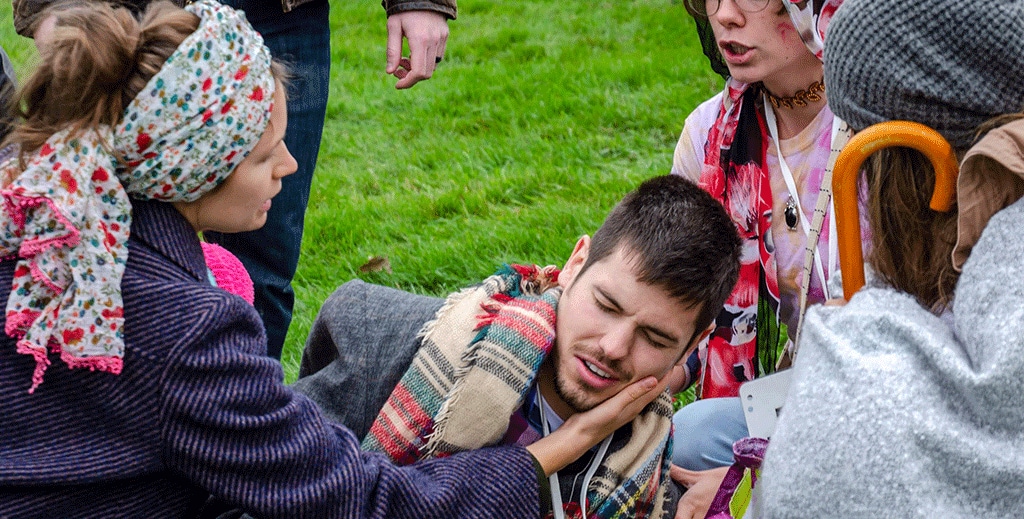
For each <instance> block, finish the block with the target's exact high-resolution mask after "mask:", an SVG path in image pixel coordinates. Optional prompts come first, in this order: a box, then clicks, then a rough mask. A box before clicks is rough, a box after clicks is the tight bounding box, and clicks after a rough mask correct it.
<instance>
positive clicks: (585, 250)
mask: <svg viewBox="0 0 1024 519" xmlns="http://www.w3.org/2000/svg"><path fill="white" fill-rule="evenodd" d="M588 254H590V236H587V235H586V234H584V235H583V236H580V239H579V240H578V241H577V242H576V246H575V247H573V249H572V254H571V255H569V259H568V260H566V262H565V266H564V267H562V272H561V273H560V274H559V275H558V285H559V286H560V287H562V288H569V285H571V284H572V281H573V280H574V279H576V276H577V275H579V273H580V269H582V268H583V265H584V264H585V263H586V262H587V255H588Z"/></svg>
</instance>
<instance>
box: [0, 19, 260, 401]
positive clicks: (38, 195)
mask: <svg viewBox="0 0 1024 519" xmlns="http://www.w3.org/2000/svg"><path fill="white" fill-rule="evenodd" d="M187 9H188V10H189V11H191V12H193V13H194V14H196V15H197V16H199V17H200V19H201V22H200V25H199V28H198V29H197V30H196V31H195V32H194V33H193V34H191V35H190V36H189V37H188V38H186V39H185V41H184V42H182V44H181V45H180V46H179V47H178V49H177V50H176V51H175V52H174V53H173V54H172V55H171V56H170V57H169V58H168V59H167V61H166V63H165V64H164V65H163V67H162V68H161V70H160V71H159V72H158V73H157V74H156V75H155V76H154V77H153V78H152V79H151V80H150V81H149V83H148V84H147V85H146V87H145V88H144V89H143V90H142V91H141V92H140V93H139V95H138V96H137V97H136V98H135V99H134V100H133V101H132V102H131V103H130V105H129V106H128V108H127V109H126V110H125V112H124V116H123V119H122V122H121V123H119V124H118V125H116V126H115V127H112V128H111V127H100V128H96V129H92V130H88V131H83V132H77V133H72V132H71V130H63V131H60V132H58V133H56V134H54V135H53V136H51V137H50V138H49V139H48V140H47V142H46V143H45V144H44V145H43V146H42V147H41V148H40V149H38V150H34V151H30V152H27V153H24V154H23V157H22V158H23V160H24V164H25V165H26V167H25V168H24V169H21V168H20V167H19V164H20V163H21V162H19V160H18V159H17V158H11V159H8V160H7V161H6V162H4V163H3V164H2V165H0V173H2V174H4V175H5V176H7V177H8V178H13V179H14V180H13V181H12V182H11V183H10V184H9V185H7V186H5V187H4V188H3V189H2V190H0V200H2V203H3V211H2V213H0V254H3V255H4V256H5V257H8V258H14V257H16V258H18V262H17V265H16V267H15V270H14V280H13V286H12V287H11V293H10V297H9V299H8V303H7V309H6V320H5V332H6V333H7V334H8V335H9V336H12V337H15V338H17V339H18V341H17V349H18V352H19V353H23V354H26V355H31V356H32V357H33V358H34V359H35V362H36V368H35V372H34V373H33V376H32V384H31V387H30V389H29V392H30V393H31V392H33V391H34V390H35V389H36V388H37V387H38V386H39V384H41V383H42V380H43V373H44V371H45V370H46V367H47V366H48V365H49V364H50V360H49V354H50V353H53V354H57V355H59V356H60V358H61V360H62V361H64V362H65V363H66V364H67V365H68V366H69V367H71V368H88V369H90V370H99V371H105V372H108V373H113V374H117V373H120V371H121V368H122V358H123V356H124V338H123V334H124V307H123V303H122V299H121V277H122V275H123V273H124V268H125V262H126V260H127V257H128V247H127V242H128V236H129V232H130V228H131V204H130V202H129V197H135V198H142V199H151V200H162V201H166V202H177V201H182V202H188V201H193V200H196V199H198V198H199V197H201V196H203V194H205V193H207V192H209V191H210V190H212V189H213V188H214V187H216V186H217V185H219V184H220V183H221V182H222V181H223V180H224V179H226V178H227V177H228V175H230V173H231V172H232V171H233V170H234V169H235V167H236V166H237V165H238V164H239V163H240V162H241V161H242V159H243V158H244V157H245V156H246V155H247V154H248V153H249V152H250V151H251V150H252V149H253V147H255V145H256V143H257V141H258V140H259V138H260V137H261V135H262V134H263V132H264V130H265V129H266V126H267V123H268V122H269V120H270V111H271V109H272V106H271V103H272V99H273V92H274V87H275V83H274V79H273V75H272V74H271V71H270V63H271V60H270V53H269V51H268V50H267V49H266V47H264V45H263V40H262V38H261V37H260V35H259V34H258V33H257V32H256V31H255V30H253V28H252V27H251V26H250V25H249V23H248V22H247V21H246V20H245V17H244V15H243V14H242V13H241V12H237V11H234V10H233V9H231V8H229V7H225V6H222V5H220V4H219V3H217V2H214V1H212V0H200V1H198V2H196V3H193V4H191V5H190V6H188V7H187ZM117 156H120V157H122V158H123V160H122V161H119V160H118V159H117V158H116V157H117Z"/></svg>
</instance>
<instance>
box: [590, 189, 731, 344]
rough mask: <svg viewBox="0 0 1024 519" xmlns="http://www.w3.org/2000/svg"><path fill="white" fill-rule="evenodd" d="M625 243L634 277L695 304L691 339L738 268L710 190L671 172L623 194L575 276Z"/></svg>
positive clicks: (725, 220) (725, 218)
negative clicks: (698, 310)
mask: <svg viewBox="0 0 1024 519" xmlns="http://www.w3.org/2000/svg"><path fill="white" fill-rule="evenodd" d="M620 246H621V247H625V249H624V252H626V253H627V255H628V257H630V258H631V259H632V260H633V261H634V262H635V267H636V268H637V269H638V271H637V272H636V274H637V278H638V280H639V281H641V282H643V283H647V284H649V285H653V286H657V287H661V288H663V289H665V290H666V291H668V293H669V295H670V296H671V297H673V298H675V299H677V300H679V301H681V302H683V303H684V304H687V305H700V312H699V314H698V316H697V322H696V323H695V324H696V329H695V330H694V336H693V337H691V338H690V341H691V342H692V341H693V339H694V338H696V337H697V336H698V335H699V334H700V333H702V332H703V331H704V330H705V329H707V327H708V325H710V324H711V321H712V320H713V319H714V318H715V316H717V315H718V313H719V312H720V311H721V310H722V305H724V304H725V300H726V298H727V297H729V294H730V293H731V292H732V289H733V287H734V286H735V285H736V279H737V277H738V276H739V270H740V238H739V235H738V234H737V232H736V226H735V224H733V222H732V220H731V219H730V218H729V215H727V214H726V213H725V209H723V208H722V206H721V204H719V203H718V202H717V201H716V200H715V199H714V198H712V197H711V195H709V194H707V193H706V192H705V191H704V190H703V189H701V188H700V187H698V186H697V185H696V184H694V183H693V182H690V181H689V180H686V179H685V178H683V177H680V176H676V175H666V176H662V177H654V178H652V179H649V180H647V181H645V182H644V183H643V184H640V187H638V188H636V190H635V191H633V192H631V193H629V194H628V195H626V196H625V198H623V199H622V201H620V202H619V203H618V205H616V206H615V208H614V209H612V212H611V213H609V214H608V217H607V218H606V219H605V221H604V223H603V224H602V225H601V228H600V229H598V230H597V232H595V233H594V236H593V238H591V240H590V252H589V254H588V255H587V261H586V262H585V263H584V264H583V268H582V269H581V270H580V273H579V274H578V275H582V274H583V273H584V272H586V271H587V269H588V268H589V267H590V266H591V265H593V264H594V263H597V262H599V261H601V260H602V259H604V258H606V257H607V256H609V255H611V254H612V253H614V252H615V251H616V250H617V249H618V248H619V247H620Z"/></svg>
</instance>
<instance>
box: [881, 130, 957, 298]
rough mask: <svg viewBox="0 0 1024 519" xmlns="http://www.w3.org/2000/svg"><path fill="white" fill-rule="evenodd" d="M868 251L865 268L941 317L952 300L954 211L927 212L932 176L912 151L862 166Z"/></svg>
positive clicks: (885, 153)
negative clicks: (871, 269)
mask: <svg viewBox="0 0 1024 519" xmlns="http://www.w3.org/2000/svg"><path fill="white" fill-rule="evenodd" d="M865 175H866V177H867V186H868V194H867V195H868V199H867V207H868V220H869V222H870V226H871V247H872V250H871V252H870V253H869V255H868V262H869V263H870V264H871V266H872V267H873V268H874V270H875V272H876V273H877V274H878V276H879V277H880V278H881V279H882V280H883V281H885V282H886V283H887V284H889V285H890V286H892V287H894V288H896V289H899V290H901V291H903V292H906V293H908V294H910V295H913V296H914V297H916V298H917V300H918V302H920V303H921V305H923V306H925V307H927V308H929V309H931V310H932V311H933V312H935V313H941V312H942V311H943V310H945V308H946V307H947V306H948V305H949V304H950V303H951V302H952V300H953V290H954V288H955V287H956V281H957V279H958V278H959V273H958V272H957V271H956V270H955V269H954V268H953V260H952V253H953V246H954V245H955V244H956V232H957V207H956V205H955V204H954V206H953V208H952V209H951V210H950V211H948V212H945V213H942V212H938V211H934V210H932V208H931V207H929V205H928V204H929V202H930V200H931V195H932V190H933V189H934V187H935V170H934V169H933V168H932V165H931V162H930V161H929V160H928V159H927V158H926V157H925V156H924V155H922V154H921V153H920V152H918V151H917V150H913V149H910V148H899V147H896V148H886V149H883V150H881V151H879V152H877V153H875V154H874V155H872V156H871V157H870V158H869V159H868V161H867V162H866V166H865Z"/></svg>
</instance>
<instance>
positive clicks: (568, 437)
mask: <svg viewBox="0 0 1024 519" xmlns="http://www.w3.org/2000/svg"><path fill="white" fill-rule="evenodd" d="M677 369H679V368H677ZM670 378H671V377H669V376H665V377H662V379H661V380H660V381H659V380H658V379H656V378H654V377H647V378H645V379H643V380H638V381H636V382H634V383H632V384H630V385H628V386H626V387H625V389H623V390H622V391H619V393H618V394H616V395H615V396H613V397H611V398H609V399H608V400H605V401H604V402H602V403H601V404H599V405H598V406H597V407H595V408H593V409H591V410H589V411H587V412H585V413H576V414H574V415H572V416H570V417H569V419H568V420H566V421H565V423H564V424H562V426H561V427H559V428H558V429H557V430H555V431H554V432H552V433H551V434H549V435H547V436H545V437H544V438H541V439H540V440H537V441H536V442H534V443H533V444H531V445H530V446H529V447H527V448H526V449H527V450H528V451H530V454H532V455H533V457H534V458H536V459H537V461H538V462H539V463H540V465H541V467H543V468H544V473H545V474H547V475H549V476H550V475H551V474H554V473H555V472H558V471H559V470H561V469H562V468H563V467H565V466H566V465H568V464H570V463H572V462H574V461H576V460H577V459H578V458H579V457H580V456H583V454H584V453H586V452H587V451H588V450H590V448H591V447H593V446H595V445H597V444H598V443H600V442H601V441H602V440H604V439H605V438H607V437H608V436H609V435H610V434H612V433H613V432H615V430H616V429H618V428H619V427H622V426H623V425H625V424H627V423H629V422H631V421H632V420H633V419H634V418H636V416H637V415H638V414H640V411H642V410H643V409H644V407H647V404H649V403H651V402H653V401H654V399H655V398H658V395H660V394H661V393H662V392H664V391H665V388H666V387H667V386H668V382H669V379H670Z"/></svg>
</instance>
